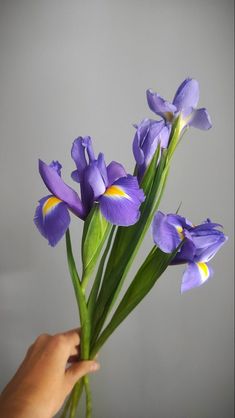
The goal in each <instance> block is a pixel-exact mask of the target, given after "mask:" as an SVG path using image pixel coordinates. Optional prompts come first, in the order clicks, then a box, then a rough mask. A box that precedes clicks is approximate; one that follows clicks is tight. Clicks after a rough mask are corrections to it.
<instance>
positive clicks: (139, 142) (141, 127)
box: [132, 119, 150, 165]
mask: <svg viewBox="0 0 235 418" xmlns="http://www.w3.org/2000/svg"><path fill="white" fill-rule="evenodd" d="M135 128H136V133H135V136H134V140H133V144H132V150H133V154H134V157H135V160H136V162H137V164H138V165H141V164H143V163H144V152H143V150H142V146H143V144H144V141H145V139H146V137H147V135H148V133H149V129H150V120H149V119H144V120H142V121H141V122H140V123H139V124H138V125H135Z"/></svg>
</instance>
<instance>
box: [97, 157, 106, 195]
mask: <svg viewBox="0 0 235 418" xmlns="http://www.w3.org/2000/svg"><path fill="white" fill-rule="evenodd" d="M97 167H98V169H99V171H100V174H101V176H102V178H103V181H104V184H105V186H106V187H107V186H108V173H107V167H106V164H105V161H104V154H103V153H102V152H100V153H99V155H98V158H97Z"/></svg>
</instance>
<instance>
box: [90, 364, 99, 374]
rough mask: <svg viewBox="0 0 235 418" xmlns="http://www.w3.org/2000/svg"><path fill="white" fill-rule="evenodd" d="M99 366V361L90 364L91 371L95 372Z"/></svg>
mask: <svg viewBox="0 0 235 418" xmlns="http://www.w3.org/2000/svg"><path fill="white" fill-rule="evenodd" d="M99 368H100V364H99V363H93V364H92V365H91V371H92V372H95V371H96V370H99Z"/></svg>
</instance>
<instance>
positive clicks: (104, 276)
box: [34, 78, 227, 418]
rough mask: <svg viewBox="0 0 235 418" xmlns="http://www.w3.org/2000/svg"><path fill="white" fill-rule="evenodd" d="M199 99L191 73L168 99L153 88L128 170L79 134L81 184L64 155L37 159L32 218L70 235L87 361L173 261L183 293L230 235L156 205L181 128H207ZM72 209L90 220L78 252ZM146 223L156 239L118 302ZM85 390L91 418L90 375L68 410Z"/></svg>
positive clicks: (57, 234) (44, 230) (206, 273)
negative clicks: (39, 192)
mask: <svg viewBox="0 0 235 418" xmlns="http://www.w3.org/2000/svg"><path fill="white" fill-rule="evenodd" d="M198 101H199V85H198V82H197V81H196V80H194V79H189V78H188V79H186V80H185V81H184V82H183V83H182V84H181V85H180V86H179V88H178V90H177V92H176V94H175V96H174V99H173V101H172V103H171V102H168V101H166V100H164V99H163V98H162V97H161V96H160V95H159V94H157V93H154V92H153V91H152V90H147V102H148V105H149V107H150V109H151V110H152V111H153V112H154V113H155V114H156V115H157V116H158V120H155V119H144V120H142V121H141V122H140V123H139V124H137V125H134V127H135V130H136V131H135V135H134V139H133V154H134V158H135V162H136V164H135V168H134V172H133V174H128V173H127V172H126V171H125V169H124V167H123V166H122V165H121V164H120V163H118V162H116V161H112V162H111V163H109V164H108V165H106V162H105V159H104V155H103V154H102V153H99V154H98V156H97V157H96V155H95V153H94V150H93V145H92V140H91V138H90V137H89V136H85V137H78V138H77V139H75V140H74V142H73V144H72V150H71V156H72V159H73V160H74V162H75V167H76V168H75V170H74V171H73V172H72V174H71V177H72V179H73V180H74V182H75V183H77V185H75V187H74V188H71V187H70V186H68V185H67V184H65V183H64V181H63V180H62V177H61V168H62V166H61V164H60V163H59V162H58V161H52V162H51V163H50V164H49V165H48V164H46V163H45V162H43V161H41V160H39V173H40V175H41V177H42V180H43V181H44V183H45V185H46V186H47V188H48V190H49V194H48V195H47V196H46V197H43V198H42V199H40V200H39V204H38V206H37V208H36V212H35V217H34V222H35V224H36V226H37V228H38V229H39V231H40V232H41V234H42V235H43V236H44V237H45V238H46V239H47V240H48V243H49V244H50V245H51V246H52V247H54V246H55V245H56V244H57V243H58V242H59V241H60V240H61V239H62V238H63V237H64V235H65V239H66V248H67V260H68V266H69V271H70V275H71V279H72V283H73V287H74V291H75V296H76V301H77V305H78V311H79V316H80V327H81V352H80V358H81V359H84V360H88V359H93V358H94V357H95V356H96V354H97V352H98V351H99V350H100V349H101V347H102V346H103V344H104V343H105V342H106V341H107V339H108V338H109V337H110V335H111V334H112V333H113V332H114V331H115V329H116V328H117V327H118V326H119V325H120V324H121V322H122V321H123V320H124V319H125V318H126V317H127V316H128V315H129V314H130V312H131V311H133V309H134V308H135V307H136V306H137V305H138V304H139V303H140V302H141V301H142V299H143V298H144V297H145V296H146V295H147V293H148V292H149V291H150V290H151V288H152V287H153V286H154V284H155V283H156V281H157V280H158V279H159V277H160V276H161V275H162V274H163V272H164V271H165V270H166V268H167V267H168V266H170V265H174V264H185V265H186V269H185V271H184V273H183V278H182V284H181V292H185V291H188V290H190V289H192V288H194V287H197V286H200V285H202V284H203V283H204V282H205V281H206V280H208V278H209V277H210V276H211V275H212V269H211V266H210V264H209V261H210V260H211V258H213V256H214V255H215V253H216V252H217V251H218V250H219V248H220V247H221V246H222V245H223V244H224V242H225V241H226V239H227V237H225V235H224V234H223V232H222V230H221V225H220V224H218V223H214V222H212V221H211V220H209V219H206V220H205V221H204V222H203V223H201V224H199V225H194V224H192V223H191V222H190V221H189V220H188V219H187V218H185V217H183V216H180V215H179V214H178V211H177V213H171V214H163V213H162V212H160V211H158V208H159V204H160V201H161V198H162V195H163V192H164V189H165V185H166V181H167V177H168V174H169V169H170V164H171V160H172V157H173V155H174V153H175V150H176V148H177V146H178V144H179V142H180V141H181V139H182V136H183V134H184V133H185V132H186V131H188V129H189V127H195V128H199V129H203V130H207V129H209V128H211V121H210V116H209V114H208V112H207V110H206V109H205V108H200V109H197V104H198ZM78 185H79V187H80V196H79V195H78V193H77V188H78ZM71 214H72V215H74V216H73V218H74V220H78V219H79V220H82V221H83V222H84V225H83V233H82V238H81V257H79V259H78V260H75V258H74V255H73V250H72V243H71V239H70V232H69V226H70V221H71V218H70V216H71ZM150 226H151V228H152V236H153V247H152V249H151V251H150V253H149V254H148V255H147V256H146V259H145V260H144V261H143V263H142V265H141V266H139V269H138V271H137V273H136V275H135V277H134V278H133V279H132V280H131V282H130V285H129V287H128V288H127V290H126V292H125V294H124V296H123V297H122V298H121V300H120V301H119V302H118V303H117V297H118V296H119V293H120V291H121V289H122V286H123V283H124V280H125V278H126V277H127V274H128V271H129V269H130V267H131V265H132V263H133V261H134V259H135V256H136V254H137V252H138V249H139V247H140V245H141V243H142V241H143V238H144V236H145V234H146V232H147V231H148V229H149V227H150ZM76 254H77V251H76ZM77 266H78V267H79V272H78V267H77ZM88 284H89V286H88ZM88 289H89V292H88ZM111 310H112V312H114V313H113V314H112V315H110V313H111ZM83 392H85V396H86V417H87V418H90V417H91V414H92V404H91V390H90V386H89V378H88V376H86V377H84V378H83V379H82V380H80V381H79V382H78V383H77V384H76V385H75V387H74V389H73V391H72V393H71V395H70V397H69V398H68V400H67V403H66V405H65V407H64V411H63V413H62V417H69V418H73V417H75V416H76V413H77V407H78V403H79V400H80V398H81V396H82V394H83Z"/></svg>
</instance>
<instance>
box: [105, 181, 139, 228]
mask: <svg viewBox="0 0 235 418" xmlns="http://www.w3.org/2000/svg"><path fill="white" fill-rule="evenodd" d="M144 199H145V197H144V193H143V191H142V190H141V189H140V188H139V184H138V181H137V179H136V177H133V176H131V175H128V176H127V177H123V178H120V179H118V180H117V181H116V182H114V183H113V184H112V185H111V186H110V187H108V188H107V190H106V192H105V193H104V194H103V195H102V196H101V197H100V198H99V202H100V210H101V212H102V214H103V216H104V217H105V218H106V219H107V220H108V221H109V222H110V223H112V224H114V225H119V226H128V225H133V224H134V223H136V222H137V221H138V219H139V216H140V211H139V207H140V205H141V203H142V202H143V201H144Z"/></svg>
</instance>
